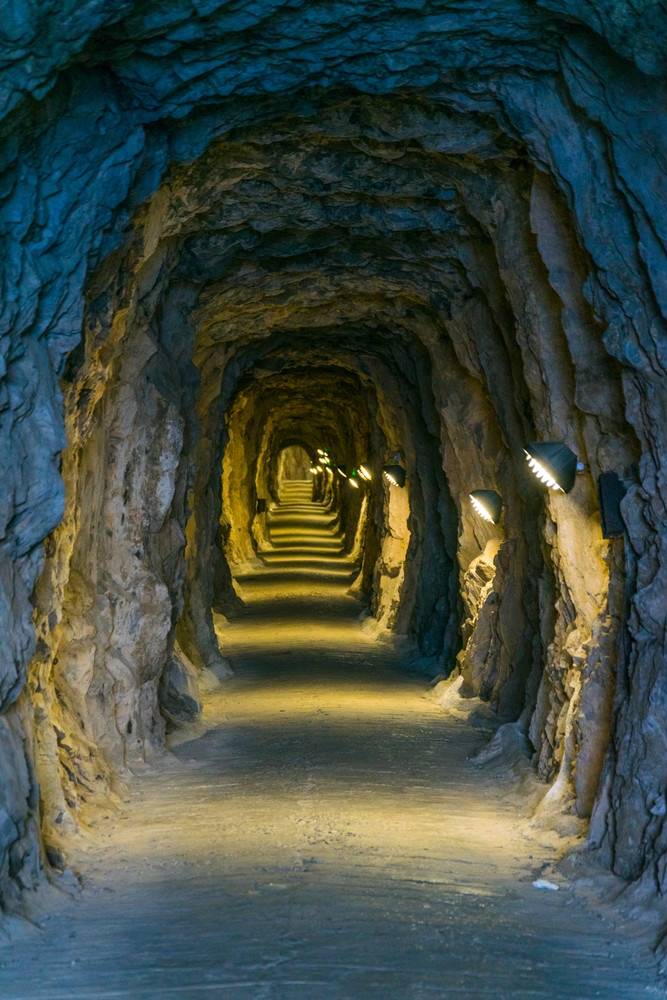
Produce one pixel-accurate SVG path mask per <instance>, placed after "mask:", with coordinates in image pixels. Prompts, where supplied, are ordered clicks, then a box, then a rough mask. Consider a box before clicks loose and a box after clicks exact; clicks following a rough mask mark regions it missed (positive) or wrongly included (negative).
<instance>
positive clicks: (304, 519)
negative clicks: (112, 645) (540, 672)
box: [0, 491, 662, 1000]
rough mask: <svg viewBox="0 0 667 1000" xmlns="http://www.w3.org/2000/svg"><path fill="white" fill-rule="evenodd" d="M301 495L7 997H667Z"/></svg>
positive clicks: (19, 934)
mask: <svg viewBox="0 0 667 1000" xmlns="http://www.w3.org/2000/svg"><path fill="white" fill-rule="evenodd" d="M288 499H289V501H290V502H289V503H286V504H285V505H284V506H283V507H282V508H281V509H280V510H279V511H278V512H277V513H276V514H275V515H274V518H273V527H272V531H273V534H272V537H273V541H274V548H273V550H272V551H271V552H269V553H267V554H266V557H265V568H264V569H262V570H258V571H257V572H256V573H255V574H254V575H250V576H247V577H245V578H244V579H243V580H242V581H241V586H242V590H243V595H244V599H245V602H246V610H245V612H244V614H243V615H242V616H241V617H240V618H239V619H238V620H236V621H234V622H232V623H228V624H223V625H222V628H221V638H222V641H223V643H224V646H225V651H226V653H227V655H228V656H229V657H230V659H231V661H232V663H233V665H234V668H235V670H236V675H235V677H234V678H233V679H232V680H231V681H229V682H226V683H225V684H224V685H223V686H221V687H220V688H219V689H218V690H217V691H215V692H213V693H212V694H211V695H210V697H209V699H208V702H207V705H206V711H205V716H204V720H203V723H202V725H201V726H200V727H199V728H198V730H196V731H195V730H193V731H192V732H190V733H186V734H184V735H182V736H181V737H179V738H178V739H176V740H174V741H173V746H172V755H167V756H166V758H165V760H164V761H163V762H161V763H160V765H159V766H158V767H157V768H156V770H155V773H153V774H151V775H149V776H147V777H143V778H141V779H138V780H137V781H136V782H134V783H133V785H132V787H131V789H130V801H129V804H128V805H127V809H126V813H125V815H124V816H122V817H121V818H120V819H116V820H109V821H108V822H107V824H105V825H102V826H101V827H100V831H99V836H98V837H97V838H96V839H94V840H93V841H90V842H88V843H87V844H85V845H83V847H82V848H80V849H77V851H76V852H75V853H74V854H73V856H72V863H73V867H74V868H75V869H76V870H77V871H78V872H80V873H81V875H82V879H83V886H84V888H83V891H82V892H81V893H80V895H79V896H78V897H77V898H76V899H74V900H70V899H69V898H68V897H66V896H65V895H62V896H61V895H60V894H58V896H57V899H56V900H55V901H53V900H52V901H51V903H50V905H49V906H48V907H47V908H46V910H45V911H44V912H43V913H42V914H41V916H40V918H39V921H38V922H39V925H40V926H39V927H37V926H35V927H25V926H23V927H21V928H19V929H17V930H16V931H15V933H14V934H13V940H12V941H11V942H10V943H8V944H3V945H2V947H1V948H0V952H1V954H0V962H1V967H0V997H2V1000H111V998H119V1000H120V998H122V1000H130V998H131V1000H159V998H162V997H169V998H171V997H174V998H176V1000H197V998H204V997H212V998H213V997H220V998H228V1000H250V998H252V1000H320V998H322V1000H408V998H410V1000H427V998H428V1000H440V998H441V1000H445V998H455V997H461V998H466V1000H482V998H494V1000H507V998H517V1000H529V998H544V1000H547V998H548V1000H592V998H596V997H599V998H605V1000H634V998H637V1000H639V998H643V1000H645V998H647V997H649V998H653V997H656V998H657V997H661V996H662V991H661V990H660V989H659V988H658V987H657V986H656V980H655V978H654V973H653V969H652V965H651V963H650V961H649V958H648V957H647V955H646V954H645V953H643V952H642V951H641V950H640V949H639V946H638V945H633V944H632V942H630V941H628V940H626V939H624V938H623V936H622V935H620V934H619V932H618V930H616V929H615V928H614V926H612V924H610V923H609V922H608V921H607V920H606V919H603V918H602V917H601V916H598V915H596V914H594V913H593V912H591V911H590V910H588V909H587V908H586V904H585V902H584V901H583V900H582V899H581V898H579V896H578V894H577V893H575V892H573V891H572V889H571V888H570V887H569V886H568V885H567V883H566V882H564V880H562V879H561V880H560V881H561V884H560V888H559V890H558V891H557V892H556V891H551V890H544V889H537V888H535V887H534V886H533V881H534V880H535V879H536V878H538V877H539V876H540V874H541V873H543V871H544V870H545V866H548V865H549V864H550V863H551V862H552V861H553V860H554V858H555V847H554V845H553V844H550V843H549V842H548V841H547V840H546V839H545V838H541V839H540V837H539V836H538V835H537V834H536V833H534V832H531V831H530V829H529V828H528V827H527V825H526V823H525V821H524V820H522V819H521V818H520V817H519V816H518V815H517V814H516V812H515V810H514V807H513V806H512V805H511V804H510V802H509V800H508V799H507V798H506V797H504V795H503V791H504V789H503V787H502V786H500V785H499V784H498V783H497V782H494V781H493V780H492V778H491V777H490V776H489V775H486V774H485V773H484V771H482V770H480V768H479V767H477V766H475V764H474V763H473V762H472V761H471V760H470V758H471V756H472V755H473V754H474V753H475V751H476V750H477V749H478V748H479V747H480V746H481V744H482V743H483V741H484V739H485V735H484V733H483V732H480V730H479V729H475V728H473V727H470V726H469V725H467V724H466V723H464V722H461V721H460V720H457V719H453V718H450V717H449V716H448V715H447V714H446V713H445V712H444V711H443V710H442V709H441V708H440V707H439V706H438V705H437V704H436V703H435V701H434V700H433V698H432V696H431V695H430V692H429V689H428V686H427V684H426V683H425V682H424V681H423V680H421V679H419V678H416V677H414V676H411V675H410V674H408V673H407V672H406V671H405V670H404V669H402V668H401V663H400V658H399V656H398V654H397V652H395V651H394V650H393V648H392V647H391V646H390V645H389V644H387V643H383V642H380V641H377V640H374V639H373V638H372V637H371V636H370V635H369V634H368V633H367V632H365V631H364V629H363V628H362V627H361V626H360V624H359V620H358V616H359V610H360V609H359V605H358V604H357V603H356V601H355V599H354V598H352V597H350V596H349V595H348V594H347V593H346V590H347V586H348V582H349V580H350V579H351V578H352V575H353V567H351V566H350V565H349V564H347V563H346V562H345V560H344V558H343V557H342V555H341V553H340V549H339V544H338V540H337V539H336V538H335V537H334V536H333V535H332V533H331V530H330V528H329V527H328V525H329V522H330V518H329V516H328V515H327V514H326V512H325V511H323V510H322V509H321V508H319V507H314V506H311V505H309V504H307V503H305V502H304V498H303V497H302V496H300V495H299V494H298V491H297V494H296V495H294V496H291V497H289V498H288ZM546 870H547V872H548V869H546ZM549 874H550V873H549ZM550 877H553V876H551V875H550ZM557 881H558V879H557Z"/></svg>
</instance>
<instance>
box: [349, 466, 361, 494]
mask: <svg viewBox="0 0 667 1000" xmlns="http://www.w3.org/2000/svg"><path fill="white" fill-rule="evenodd" d="M348 483H349V484H350V486H352V487H354V489H355V490H358V489H359V482H358V480H357V470H356V469H353V470H352V472H351V473H350V478H349V479H348Z"/></svg>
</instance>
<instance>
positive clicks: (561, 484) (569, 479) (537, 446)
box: [523, 441, 577, 493]
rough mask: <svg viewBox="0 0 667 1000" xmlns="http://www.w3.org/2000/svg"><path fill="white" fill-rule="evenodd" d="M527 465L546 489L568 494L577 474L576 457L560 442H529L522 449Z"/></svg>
mask: <svg viewBox="0 0 667 1000" xmlns="http://www.w3.org/2000/svg"><path fill="white" fill-rule="evenodd" d="M523 450H524V452H525V453H526V458H527V460H528V465H529V466H530V469H531V471H532V472H533V473H534V474H535V475H536V476H537V478H538V479H539V480H540V482H542V483H544V484H545V486H546V487H547V488H548V489H551V490H561V491H562V492H563V493H569V492H570V490H571V489H572V487H573V486H574V480H575V476H576V473H577V456H576V455H575V454H574V452H573V451H570V449H569V448H568V446H567V445H566V444H563V443H562V441H531V443H530V444H527V445H526V446H525V447H524V449H523Z"/></svg>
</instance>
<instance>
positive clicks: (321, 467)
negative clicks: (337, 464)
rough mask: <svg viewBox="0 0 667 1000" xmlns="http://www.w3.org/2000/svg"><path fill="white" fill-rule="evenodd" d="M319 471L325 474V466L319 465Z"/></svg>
mask: <svg viewBox="0 0 667 1000" xmlns="http://www.w3.org/2000/svg"><path fill="white" fill-rule="evenodd" d="M317 471H318V472H324V466H323V465H322V464H321V463H318V466H317Z"/></svg>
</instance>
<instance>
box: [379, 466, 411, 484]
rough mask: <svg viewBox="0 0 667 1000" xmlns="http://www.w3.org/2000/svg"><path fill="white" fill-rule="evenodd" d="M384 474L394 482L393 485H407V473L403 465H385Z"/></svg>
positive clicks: (389, 480)
mask: <svg viewBox="0 0 667 1000" xmlns="http://www.w3.org/2000/svg"><path fill="white" fill-rule="evenodd" d="M382 475H383V476H384V477H385V479H387V480H388V482H390V483H391V484H392V486H405V477H406V475H407V473H406V471H405V469H404V468H403V466H402V465H384V466H383V467H382Z"/></svg>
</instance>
